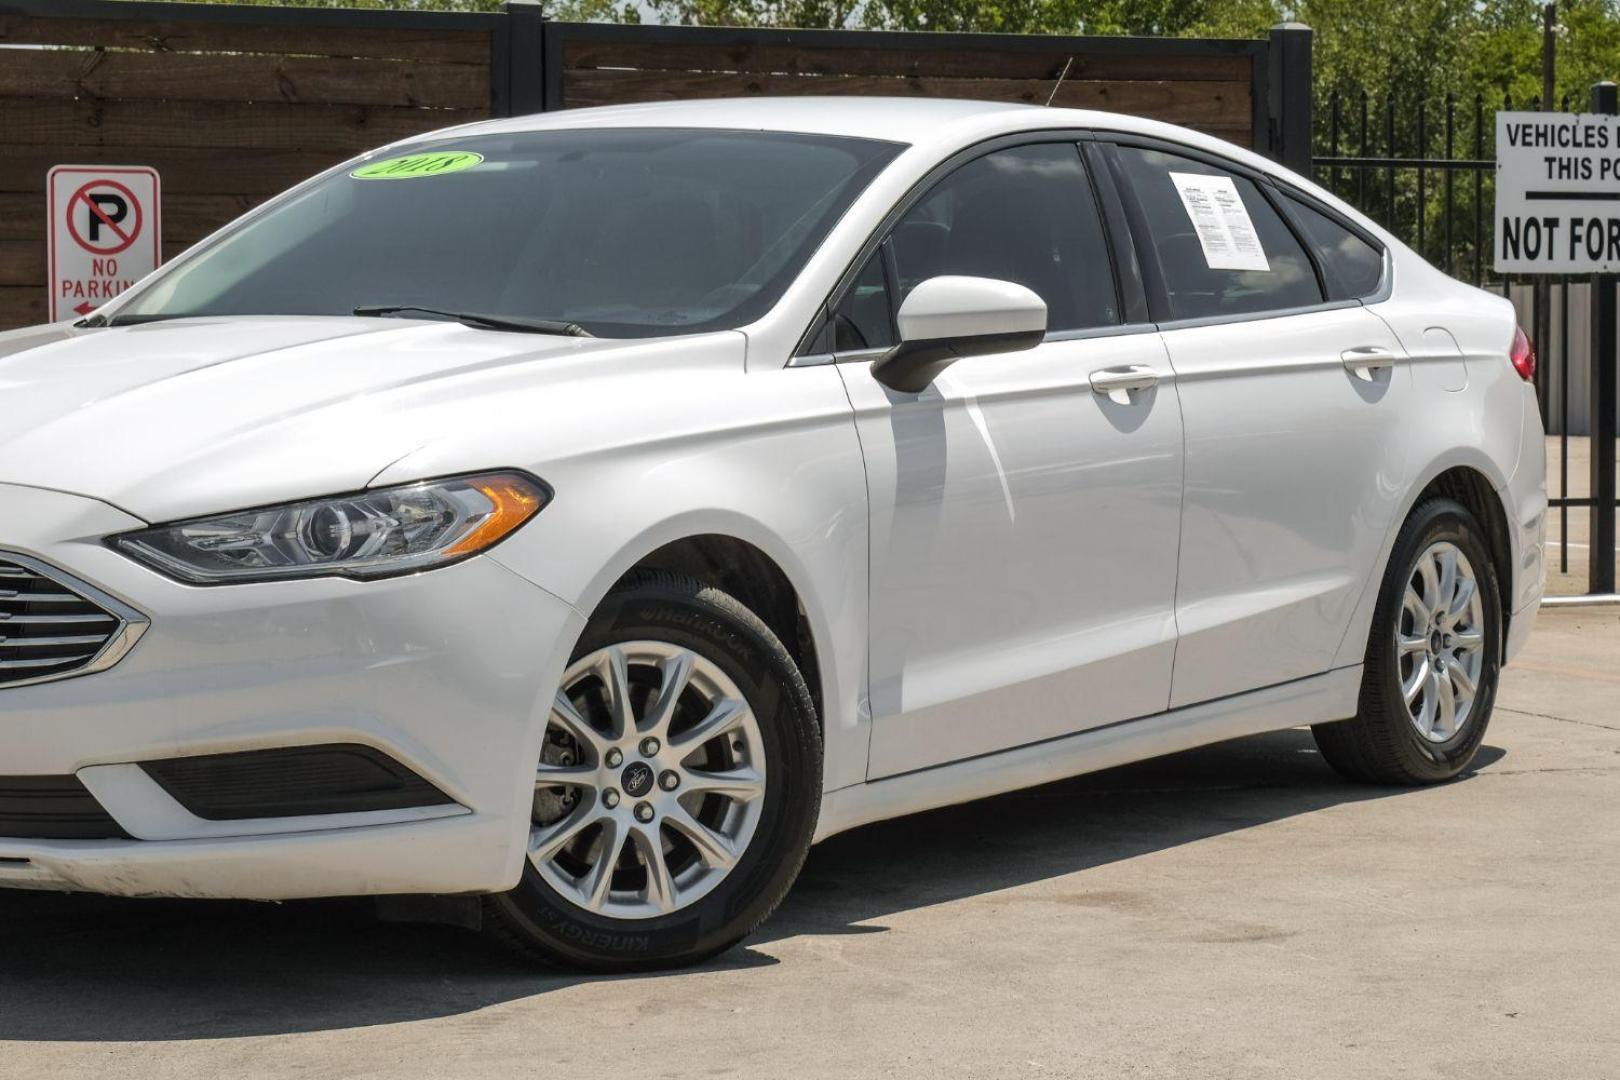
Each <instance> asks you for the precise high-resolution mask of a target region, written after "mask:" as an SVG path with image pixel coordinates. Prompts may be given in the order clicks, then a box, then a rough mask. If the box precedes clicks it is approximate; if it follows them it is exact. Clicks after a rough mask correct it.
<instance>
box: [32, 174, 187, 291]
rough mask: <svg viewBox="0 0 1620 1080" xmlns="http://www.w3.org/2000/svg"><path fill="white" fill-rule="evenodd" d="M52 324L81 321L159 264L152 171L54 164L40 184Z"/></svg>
mask: <svg viewBox="0 0 1620 1080" xmlns="http://www.w3.org/2000/svg"><path fill="white" fill-rule="evenodd" d="M46 187H47V188H48V195H47V197H48V198H49V200H50V206H49V216H50V225H49V227H48V230H47V234H46V243H47V244H48V245H49V247H48V250H49V263H50V275H51V278H50V293H51V297H50V305H51V306H50V312H51V321H52V322H55V321H57V320H58V319H71V318H73V317H74V316H76V315H88V314H90V312H92V311H94V310H95V309H96V308H98V307H100V306H101V305H102V304H104V303H106V302H107V301H108V300H111V299H112V298H113V297H115V296H117V295H118V294H119V293H121V292H123V291H124V290H125V289H127V288H129V287H130V286H131V285H133V284H134V283H135V282H137V281H139V280H140V279H141V278H143V277H145V276H146V275H147V274H150V273H151V272H152V271H153V270H156V269H157V267H158V263H160V262H161V261H162V259H163V211H162V206H161V204H160V202H159V193H158V174H157V170H156V169H148V168H146V167H144V166H138V165H58V166H56V167H55V168H54V169H52V170H51V171H50V175H49V177H48V179H47V181H46Z"/></svg>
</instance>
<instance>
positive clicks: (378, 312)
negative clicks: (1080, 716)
mask: <svg viewBox="0 0 1620 1080" xmlns="http://www.w3.org/2000/svg"><path fill="white" fill-rule="evenodd" d="M354 313H355V314H356V315H368V316H372V317H374V318H389V317H391V316H395V315H406V316H408V315H411V314H417V315H433V316H437V317H439V318H441V319H454V320H455V321H456V322H459V323H461V324H462V325H463V326H471V327H473V328H475V329H482V330H519V331H522V332H523V333H526V334H558V335H561V336H563V337H595V336H596V335H594V334H592V333H591V332H590V331H589V330H587V329H585V328H584V327H583V326H581V325H579V323H573V322H568V321H566V320H564V319H526V318H524V317H522V316H521V315H482V314H479V313H478V312H475V311H441V310H439V309H438V308H430V307H422V306H420V305H418V304H362V305H361V306H360V307H357V308H355V309H354Z"/></svg>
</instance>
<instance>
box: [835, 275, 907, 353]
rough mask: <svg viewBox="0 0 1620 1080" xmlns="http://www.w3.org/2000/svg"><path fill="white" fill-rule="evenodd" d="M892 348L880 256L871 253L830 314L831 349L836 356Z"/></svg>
mask: <svg viewBox="0 0 1620 1080" xmlns="http://www.w3.org/2000/svg"><path fill="white" fill-rule="evenodd" d="M893 344H894V329H893V326H892V323H891V319H890V313H889V286H888V282H887V281H886V280H885V278H884V276H883V252H882V250H881V249H880V250H878V251H874V252H873V253H872V257H871V258H870V259H868V260H866V265H865V266H864V267H862V269H861V273H860V276H859V277H857V278H856V279H855V284H854V285H853V286H851V287H850V290H849V292H847V293H846V294H844V299H843V301H842V302H841V303H840V304H839V305H838V310H837V311H836V312H834V313H833V348H834V349H836V350H837V351H839V352H851V351H853V350H859V349H886V348H888V347H889V346H891V345H893Z"/></svg>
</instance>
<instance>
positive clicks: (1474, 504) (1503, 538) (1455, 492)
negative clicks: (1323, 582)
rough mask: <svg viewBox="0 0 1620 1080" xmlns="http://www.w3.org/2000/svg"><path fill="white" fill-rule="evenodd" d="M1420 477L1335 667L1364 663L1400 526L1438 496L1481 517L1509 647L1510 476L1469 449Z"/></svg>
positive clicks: (1392, 525) (1396, 521)
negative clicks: (1506, 488)
mask: <svg viewBox="0 0 1620 1080" xmlns="http://www.w3.org/2000/svg"><path fill="white" fill-rule="evenodd" d="M1418 477H1419V478H1418V480H1417V482H1415V483H1414V484H1412V486H1411V488H1410V490H1409V493H1408V495H1407V498H1406V500H1405V501H1404V502H1403V503H1402V504H1401V509H1400V513H1399V514H1397V515H1396V516H1395V517H1394V518H1393V519H1392V520H1391V521H1390V524H1389V528H1388V530H1387V532H1386V534H1385V536H1384V542H1383V545H1382V547H1381V548H1380V549H1379V555H1378V559H1377V561H1376V563H1375V564H1374V566H1373V567H1372V570H1371V573H1370V574H1369V575H1368V579H1367V581H1366V583H1365V585H1364V586H1363V588H1362V595H1361V600H1360V602H1359V603H1357V605H1356V611H1355V615H1354V616H1353V617H1352V618H1351V620H1350V625H1349V626H1347V627H1346V628H1345V634H1344V637H1343V638H1342V639H1341V640H1340V642H1339V649H1338V652H1337V654H1336V655H1335V657H1334V662H1333V666H1334V667H1336V668H1337V667H1344V666H1347V665H1351V664H1359V663H1361V661H1362V658H1363V655H1364V654H1365V652H1366V645H1367V635H1368V633H1369V632H1370V631H1371V628H1372V617H1373V610H1374V608H1376V607H1377V604H1378V592H1379V590H1380V589H1381V588H1382V587H1383V583H1384V575H1385V574H1386V573H1387V572H1388V569H1389V560H1390V556H1391V554H1392V553H1393V551H1394V547H1395V538H1396V537H1397V536H1398V535H1399V534H1400V531H1401V526H1403V525H1404V524H1406V521H1407V519H1408V518H1410V517H1411V516H1412V512H1413V511H1414V510H1416V509H1417V508H1418V507H1419V506H1421V505H1422V504H1423V503H1424V502H1425V501H1426V500H1428V499H1431V498H1434V497H1435V496H1444V497H1445V498H1449V499H1452V500H1454V501H1455V502H1458V503H1460V504H1462V505H1463V506H1464V507H1466V508H1467V509H1468V510H1469V511H1470V512H1471V513H1473V514H1474V516H1475V517H1477V518H1479V520H1480V523H1481V524H1482V525H1484V527H1485V533H1486V541H1487V544H1488V546H1489V548H1490V552H1491V565H1492V568H1493V569H1494V570H1495V571H1496V575H1497V580H1498V581H1499V583H1500V588H1501V597H1500V606H1501V609H1502V634H1501V638H1500V640H1501V642H1502V646H1503V648H1505V647H1506V642H1507V639H1508V633H1507V631H1508V621H1509V619H1511V618H1512V611H1511V608H1512V606H1513V605H1512V596H1513V583H1514V573H1513V567H1514V555H1513V547H1512V544H1513V541H1512V534H1511V530H1510V529H1509V527H1508V508H1507V505H1506V503H1505V502H1504V499H1503V495H1502V488H1503V486H1504V485H1505V483H1506V478H1505V477H1503V476H1502V475H1501V473H1500V470H1499V469H1498V468H1497V467H1496V465H1495V463H1494V462H1493V461H1491V459H1490V458H1489V457H1487V456H1486V455H1484V454H1482V453H1478V452H1471V451H1460V452H1455V453H1451V454H1447V455H1443V456H1442V457H1440V458H1437V459H1436V460H1434V461H1432V462H1430V463H1429V465H1428V466H1427V467H1426V468H1425V469H1423V470H1422V471H1421V472H1420V473H1419V474H1418Z"/></svg>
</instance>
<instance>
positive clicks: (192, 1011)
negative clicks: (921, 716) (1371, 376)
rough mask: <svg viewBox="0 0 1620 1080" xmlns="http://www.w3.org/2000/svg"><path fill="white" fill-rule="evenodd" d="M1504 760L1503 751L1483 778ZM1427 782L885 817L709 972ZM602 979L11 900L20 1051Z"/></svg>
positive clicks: (1281, 741)
mask: <svg viewBox="0 0 1620 1080" xmlns="http://www.w3.org/2000/svg"><path fill="white" fill-rule="evenodd" d="M1502 757H1503V751H1501V750H1499V749H1496V748H1494V747H1489V746H1487V747H1484V748H1482V749H1481V751H1480V754H1479V757H1478V759H1477V760H1476V763H1475V765H1474V768H1475V769H1476V770H1478V769H1485V768H1489V767H1490V766H1491V765H1492V764H1494V763H1495V762H1496V761H1498V760H1500V759H1501V758H1502ZM1407 790H1409V789H1400V788H1369V787H1359V786H1355V785H1351V784H1348V783H1345V782H1344V781H1342V780H1340V779H1339V778H1338V777H1337V776H1335V775H1334V774H1333V773H1332V772H1331V771H1330V770H1329V769H1328V768H1327V766H1326V765H1325V764H1324V763H1323V762H1322V760H1321V758H1320V756H1319V755H1317V754H1316V752H1315V748H1314V745H1313V744H1312V742H1311V737H1310V733H1309V732H1308V731H1305V730H1303V729H1300V730H1293V731H1284V732H1278V733H1275V734H1270V735H1262V736H1256V737H1253V738H1248V739H1241V740H1237V741H1234V742H1231V743H1224V744H1221V745H1218V746H1212V747H1205V748H1202V749H1199V750H1193V751H1189V752H1187V753H1184V754H1178V755H1175V756H1173V757H1169V758H1163V759H1160V760H1157V761H1150V762H1143V763H1141V764H1138V765H1131V766H1126V767H1124V768H1119V769H1111V770H1109V771H1107V772H1103V773H1097V774H1094V775H1092V776H1086V777H1079V778H1076V779H1073V780H1065V781H1061V782H1059V783H1056V784H1049V785H1047V786H1045V787H1041V788H1035V789H1031V790H1029V791H1024V792H1017V793H1014V794H1011V795H1003V796H999V797H997V798H994V799H986V800H981V801H979V802H975V803H969V804H966V805H963V806H957V807H950V808H947V809H944V810H937V811H933V812H931V813H927V814H921V815H917V816H914V817H911V818H906V819H902V820H899V821H892V822H884V823H880V824H877V825H872V826H868V827H866V828H864V829H859V830H856V831H854V832H851V833H848V834H845V835H843V836H839V837H835V838H833V839H832V840H829V841H827V842H826V843H824V844H822V845H820V846H819V847H817V848H816V849H814V850H813V851H812V852H811V855H810V859H809V862H808V863H807V864H806V866H805V869H804V873H803V875H802V877H801V878H800V880H799V884H798V885H797V886H796V887H795V888H794V890H793V892H792V894H791V895H790V896H789V897H788V899H787V901H786V902H785V903H784V904H783V906H782V908H781V910H780V911H779V912H778V913H777V914H776V916H775V917H774V918H772V919H771V921H770V922H768V923H767V924H766V925H765V927H764V928H762V929H761V931H760V932H759V933H757V934H755V935H754V936H753V937H752V938H750V939H749V941H748V943H747V944H745V945H744V946H743V947H741V948H738V949H733V950H732V951H731V952H729V953H727V954H726V955H725V956H723V957H721V958H719V959H718V960H716V961H713V962H711V963H710V964H708V965H705V967H704V970H705V971H707V972H711V973H713V972H723V971H724V970H726V969H728V968H733V969H738V968H749V967H757V966H762V965H769V964H774V963H776V962H777V961H776V960H775V959H774V958H772V957H770V956H769V955H767V954H765V953H762V952H760V951H758V950H757V949H756V948H754V946H758V945H761V944H766V943H769V942H772V941H778V940H781V939H784V938H789V937H794V936H798V935H806V934H812V935H825V934H859V933H881V932H883V930H884V927H883V926H882V925H881V920H882V919H883V918H885V917H886V916H889V915H892V914H894V913H896V912H901V911H909V910H914V909H917V908H921V907H927V906H930V905H933V904H940V903H946V902H948V901H951V900H957V899H962V898H965V897H970V896H976V895H980V894H983V893H989V892H994V891H997V890H1002V889H1007V888H1012V887H1014V886H1018V885H1023V884H1028V883H1031V882H1036V881H1042V880H1047V879H1051V878H1056V877H1060V876H1064V875H1070V874H1077V873H1081V872H1083V871H1085V870H1087V869H1090V868H1092V867H1097V866H1101V865H1105V864H1107V863H1112V862H1116V861H1119V860H1122V859H1129V858H1133V857H1136V856H1139V855H1143V854H1147V853H1149V852H1154V851H1162V850H1166V849H1169V848H1174V847H1177V846H1180V845H1182V844H1188V843H1195V842H1197V841H1199V840H1203V839H1207V838H1209V837H1213V836H1218V835H1220V834H1223V833H1229V832H1233V831H1236V830H1241V829H1247V828H1250V827H1253V826H1256V825H1262V824H1265V823H1267V822H1271V821H1277V820H1280V819H1283V818H1288V817H1293V816H1296V815H1299V814H1306V813H1310V812H1312V811H1315V810H1321V809H1325V808H1327V807H1331V806H1335V805H1339V804H1343V803H1348V802H1355V801H1358V800H1364V799H1375V798H1387V797H1395V796H1399V795H1401V794H1402V793H1403V792H1405V791H1407ZM1081 899H1082V900H1084V899H1085V898H1084V897H1081ZM1124 899H1127V898H1117V897H1116V898H1115V900H1119V901H1120V902H1124ZM1098 902H1099V903H1106V902H1114V901H1111V900H1109V898H1108V897H1107V896H1103V897H1099V898H1098ZM640 977H641V978H681V977H682V975H681V974H680V973H672V974H665V975H651V976H640ZM583 981H588V980H587V979H586V978H583V977H579V976H569V975H555V974H548V973H545V972H543V971H541V972H537V971H536V970H535V969H534V968H533V967H532V966H531V965H528V964H526V963H525V962H523V961H522V960H519V959H516V958H513V957H511V956H509V955H508V954H506V953H505V952H503V951H501V950H500V949H497V948H495V947H494V946H491V945H489V944H486V943H485V942H484V941H483V940H482V939H480V938H477V937H475V936H473V935H472V934H469V933H468V932H466V931H462V930H456V929H452V928H449V927H441V926H425V925H402V924H394V923H383V922H379V921H378V920H377V919H376V918H375V916H374V914H373V909H372V905H371V904H370V903H368V902H363V901H305V902H300V903H289V904H255V903H236V902H208V901H179V900H120V899H113V898H105V897H94V896H79V895H62V894H54V893H29V892H11V891H6V890H0V1041H5V1040H19V1041H46V1040H51V1041H68V1042H104V1041H144V1040H184V1039H218V1038H233V1037H243V1036H251V1035H268V1034H291V1033H298V1032H309V1031H327V1030H341V1029H349V1028H359V1027H368V1026H372V1025H377V1024H388V1023H399V1022H404V1021H411V1020H421V1019H429V1018H433V1017H439V1016H448V1015H457V1014H462V1013H468V1012H473V1011H476V1010H479V1009H482V1008H485V1007H488V1006H491V1005H497V1004H500V1003H502V1002H505V1001H512V1000H516V999H520V998H527V997H532V996H534V995H537V994H543V993H547V992H549V991H552V990H557V989H562V988H564V987H567V986H571V985H574V984H577V983H580V982H583Z"/></svg>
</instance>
